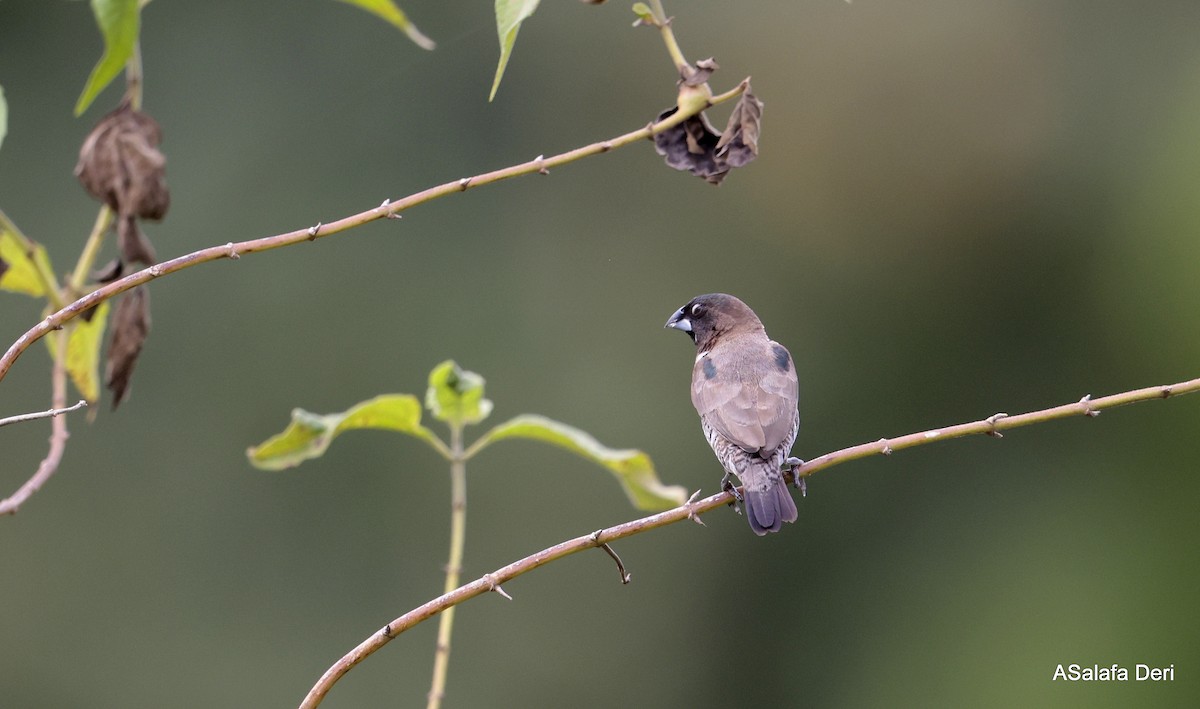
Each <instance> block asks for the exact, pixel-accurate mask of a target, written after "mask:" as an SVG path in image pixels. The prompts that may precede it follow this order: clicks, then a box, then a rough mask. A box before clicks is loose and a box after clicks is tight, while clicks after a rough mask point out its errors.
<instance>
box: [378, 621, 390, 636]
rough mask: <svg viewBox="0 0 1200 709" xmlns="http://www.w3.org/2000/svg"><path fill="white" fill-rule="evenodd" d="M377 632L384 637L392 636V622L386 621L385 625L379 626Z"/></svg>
mask: <svg viewBox="0 0 1200 709" xmlns="http://www.w3.org/2000/svg"><path fill="white" fill-rule="evenodd" d="M379 633H380V635H382V636H383V637H385V638H390V637H392V624H391V623H388V624H387V625H385V626H383V627H382V628H380V630H379Z"/></svg>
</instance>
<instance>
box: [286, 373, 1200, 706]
mask: <svg viewBox="0 0 1200 709" xmlns="http://www.w3.org/2000/svg"><path fill="white" fill-rule="evenodd" d="M1197 391H1200V378H1196V379H1192V380H1189V381H1185V382H1179V383H1178V384H1168V385H1163V386H1153V387H1145V388H1143V389H1134V390H1132V391H1126V392H1122V393H1120V394H1112V395H1110V396H1103V397H1100V398H1098V399H1093V398H1091V396H1090V395H1089V396H1085V397H1083V398H1082V399H1080V400H1079V401H1077V402H1075V403H1072V404H1063V405H1061V406H1054V407H1051V408H1048V409H1042V410H1040V411H1031V412H1028V413H1024V414H1018V415H1014V416H1008V415H1005V414H995V415H993V416H989V417H988V418H986V419H982V420H979V421H974V422H970V423H961V424H957V425H954V426H946V427H943V428H933V429H929V430H927V431H919V432H917V433H910V434H908V435H905V436H899V437H897V438H881V439H879V440H878V441H875V442H874V443H863V444H861V445H857V446H852V447H850V448H843V449H842V450H838V451H833V452H832V453H826V454H825V455H822V456H820V457H818V458H814V459H813V460H810V461H808V462H806V463H804V464H803V465H802V466H800V467H799V468H798V469H797V470H796V473H795V474H796V476H797V477H799V478H807V477H808V476H810V475H812V474H813V473H815V472H817V471H819V470H824V469H825V468H831V467H833V466H835V465H839V464H841V463H846V462H849V461H851V460H855V459H858V458H865V457H867V456H870V455H891V454H892V453H894V452H895V451H899V450H904V449H905V448H913V447H915V446H920V445H924V444H926V443H934V442H937V441H946V440H950V439H953V438H962V437H963V436H971V435H992V436H997V435H999V434H1000V432H1001V431H1006V430H1008V429H1012V428H1018V427H1021V426H1029V425H1032V424H1035V423H1043V422H1045V421H1052V420H1054V419H1061V418H1068V417H1071V416H1088V417H1095V416H1096V415H1098V414H1099V413H1100V412H1101V411H1103V410H1105V409H1111V408H1115V407H1117V406H1124V405H1126V404H1133V403H1136V402H1139V401H1149V400H1153V399H1166V398H1170V397H1173V396H1180V395H1183V394H1191V393H1194V392H1197ZM696 497H697V495H693V496H692V499H690V500H688V502H686V503H685V504H683V505H681V506H679V507H676V508H674V509H671V510H667V511H666V512H660V513H658V514H656V515H651V516H649V517H643V518H641V519H635V520H633V521H630V522H625V523H624V524H619V525H617V526H615V527H609V528H607V529H601V530H597V531H596V532H593V533H591V534H585V535H584V536H582V537H576V538H574V539H569V540H567V541H565V542H561V543H559V544H555V545H554V546H552V547H549V548H546V549H543V550H541V551H539V552H537V553H536V554H532V555H530V556H527V557H525V558H524V559H521V560H519V561H514V562H513V563H511V564H509V565H508V566H504V567H501V568H499V569H496V570H495V571H493V572H491V573H488V574H484V575H483V576H481V577H479V578H478V579H476V580H474V581H472V582H471V583H468V584H466V585H465V586H460V587H458V588H456V589H454V590H453V591H451V592H449V593H445V594H443V595H441V596H438V597H437V598H435V599H433V600H431V601H429V602H427V603H425V604H424V605H421V606H419V607H417V608H414V609H413V610H411V611H409V612H407V613H405V614H404V615H402V616H400V617H399V618H397V619H395V620H393V621H392V622H390V623H388V624H387V625H385V626H383V628H381V629H379V630H378V631H376V632H375V633H373V634H372V635H371V636H370V637H369V638H367V639H366V640H364V641H362V642H361V643H360V644H359V645H358V647H356V648H354V649H353V650H351V651H350V652H349V653H347V654H346V655H345V656H344V657H342V659H340V660H338V661H337V662H336V663H334V664H333V666H332V667H330V668H329V669H328V670H326V671H325V673H324V674H323V675H321V678H320V679H319V680H317V683H316V684H315V685H313V688H312V689H311V690H309V693H308V695H307V696H305V698H304V701H303V702H301V704H300V709H313V707H316V706H317V705H319V704H320V703H321V701H322V700H323V699H324V698H325V695H326V694H328V693H329V690H330V689H331V688H332V687H333V684H334V683H335V682H337V681H338V680H339V679H340V678H341V677H342V676H343V675H345V674H346V673H347V672H349V671H350V670H351V668H353V667H354V666H355V665H357V664H358V663H359V662H362V661H363V660H364V659H366V658H367V656H368V655H370V654H371V653H373V652H375V651H376V650H378V649H379V648H381V647H383V646H384V645H386V644H387V643H388V642H389V641H390V640H392V639H393V638H395V637H396V636H397V635H399V634H400V633H403V632H404V631H406V630H408V629H409V628H411V627H413V626H414V625H417V624H418V623H420V622H422V621H424V620H427V619H429V618H432V617H433V616H435V615H437V614H439V613H441V612H442V611H444V610H446V609H448V608H451V607H453V606H456V605H458V604H460V603H462V602H464V601H466V600H468V599H471V598H474V597H476V596H479V595H482V594H484V593H487V592H489V591H493V590H497V589H498V588H499V586H500V584H502V583H506V582H508V581H509V580H511V579H514V578H516V577H518V576H520V575H522V574H525V573H528V572H530V571H533V570H534V569H536V568H538V567H540V566H544V565H545V564H548V563H550V562H551V561H554V560H556V559H561V558H562V557H564V556H569V555H571V554H575V553H577V552H580V551H583V550H585V549H593V548H596V547H607V545H608V543H609V542H613V541H616V540H618V539H624V538H625V537H631V536H633V535H635V534H641V533H642V532H646V531H649V530H651V529H656V528H658V527H664V526H666V525H668V524H674V523H675V522H680V521H683V520H687V519H691V520H695V521H697V522H699V521H700V518H699V515H701V514H704V513H705V512H709V511H711V510H714V509H716V508H718V507H721V506H723V505H727V504H729V503H730V502H732V501H733V499H734V497H733V492H732V491H728V492H720V493H717V494H715V495H711V496H709V497H706V498H703V499H700V500H697V499H695V498H696ZM622 575H623V576H622V577H623V578H624V571H623V569H622Z"/></svg>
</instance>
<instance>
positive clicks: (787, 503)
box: [742, 479, 799, 537]
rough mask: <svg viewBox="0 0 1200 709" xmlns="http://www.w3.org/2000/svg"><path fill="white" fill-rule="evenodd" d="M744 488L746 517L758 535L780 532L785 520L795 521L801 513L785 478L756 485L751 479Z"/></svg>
mask: <svg viewBox="0 0 1200 709" xmlns="http://www.w3.org/2000/svg"><path fill="white" fill-rule="evenodd" d="M743 482H745V483H746V485H745V487H744V488H743V493H742V494H743V496H744V497H745V499H746V519H748V520H750V528H751V529H753V530H754V533H755V534H757V535H758V536H760V537H761V536H762V535H764V534H766V533H767V532H778V531H779V528H780V527H782V526H783V523H784V522H795V521H796V518H797V517H798V516H799V513H798V512H797V510H796V501H795V500H793V499H792V494H791V492H790V491H789V490H788V486H787V483H785V482H784V481H783V480H781V479H780V480H770V479H768V480H765V481H762V482H765V483H766V485H761V483H760V484H759V485H755V484H753V483H752V482H751V481H743Z"/></svg>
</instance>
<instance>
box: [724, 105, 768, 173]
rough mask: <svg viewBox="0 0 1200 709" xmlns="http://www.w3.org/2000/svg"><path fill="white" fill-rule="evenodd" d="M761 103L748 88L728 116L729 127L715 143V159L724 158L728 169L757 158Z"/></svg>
mask: <svg viewBox="0 0 1200 709" xmlns="http://www.w3.org/2000/svg"><path fill="white" fill-rule="evenodd" d="M762 111H763V102H762V101H759V100H758V97H757V96H755V95H754V94H752V93H750V87H749V86H747V87H746V90H745V91H744V92H743V93H742V97H741V98H740V99H739V100H738V102H737V105H736V106H734V107H733V113H731V114H729V125H727V126H726V127H725V132H724V133H722V134H721V140H719V141H717V157H719V158H724V160H725V162H726V163H728V164H729V166H730V167H741V166H743V165H745V164H747V163H749V162H750V161H751V160H753V159H754V158H756V157H758V132H759V128H760V126H761V125H762Z"/></svg>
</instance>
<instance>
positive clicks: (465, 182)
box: [458, 177, 471, 192]
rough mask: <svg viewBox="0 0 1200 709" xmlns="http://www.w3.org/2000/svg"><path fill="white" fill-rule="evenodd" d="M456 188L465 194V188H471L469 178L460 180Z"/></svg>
mask: <svg viewBox="0 0 1200 709" xmlns="http://www.w3.org/2000/svg"><path fill="white" fill-rule="evenodd" d="M458 186H459V187H460V188H462V191H463V192H466V191H467V188H468V187H470V186H471V178H469V177H464V178H462V179H461V180H459V181H458Z"/></svg>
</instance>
